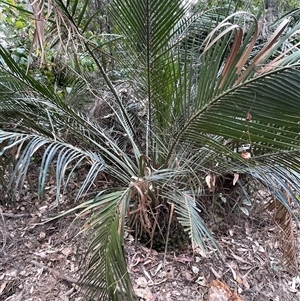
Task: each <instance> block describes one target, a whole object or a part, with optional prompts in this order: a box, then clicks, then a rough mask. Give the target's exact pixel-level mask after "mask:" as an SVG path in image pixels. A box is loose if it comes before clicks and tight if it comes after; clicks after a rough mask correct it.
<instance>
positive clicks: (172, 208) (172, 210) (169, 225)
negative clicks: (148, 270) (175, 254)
mask: <svg viewBox="0 0 300 301" xmlns="http://www.w3.org/2000/svg"><path fill="white" fill-rule="evenodd" d="M173 213H174V204H171V210H170V216H169V218H170V219H169V224H168V232H167V237H166V246H165V254H164V260H163V267H165V264H166V257H167V250H168V242H169V235H170V228H171V223H172V218H173Z"/></svg>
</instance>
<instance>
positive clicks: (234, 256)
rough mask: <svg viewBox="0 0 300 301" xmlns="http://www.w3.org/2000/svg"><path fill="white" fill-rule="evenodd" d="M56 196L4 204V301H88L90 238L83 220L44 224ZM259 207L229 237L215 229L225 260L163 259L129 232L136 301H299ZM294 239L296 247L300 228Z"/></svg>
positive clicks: (189, 255)
mask: <svg viewBox="0 0 300 301" xmlns="http://www.w3.org/2000/svg"><path fill="white" fill-rule="evenodd" d="M53 191H54V190H51V189H49V192H51V193H47V194H46V196H45V197H44V198H43V199H42V200H40V201H38V199H37V198H36V197H35V196H34V195H32V194H30V192H29V191H27V193H24V194H23V197H22V198H20V200H18V202H17V204H16V206H15V207H14V209H11V208H9V207H7V206H6V204H2V205H1V206H0V209H1V210H0V215H1V216H0V223H1V225H0V229H1V231H0V300H4V301H18V300H20V301H23V300H24V301H38V300H42V301H50V300H51V301H53V300H57V301H59V300H60V301H85V300H86V299H85V297H84V295H83V294H80V293H79V292H78V287H77V286H76V283H75V282H76V279H78V277H79V275H80V270H79V266H78V262H79V260H80V258H81V256H82V255H83V254H84V251H85V249H86V248H87V237H86V234H85V233H81V234H79V235H78V232H79V231H80V229H81V227H82V225H83V223H84V220H83V219H77V220H76V221H75V222H74V221H73V219H74V217H75V216H74V215H73V216H72V215H70V216H66V217H63V218H60V219H57V220H53V221H51V222H49V223H46V224H42V223H41V221H43V220H46V219H47V218H49V217H53V215H54V214H55V213H56V212H57V211H55V210H57V208H56V207H57V206H54V205H53V204H54V203H53V201H54V199H55V194H54V192H53ZM72 191H73V190H72V189H70V192H68V190H67V191H66V193H65V194H64V195H62V196H61V198H62V200H63V202H62V204H60V208H59V210H67V209H69V208H71V207H72V206H73V204H74V203H73V200H74V197H73V196H72ZM255 202H256V203H260V202H261V200H260V199H257V200H256V201H255ZM0 204H1V203H0ZM254 205H255V204H254ZM50 207H51V208H52V211H51V210H49V208H50ZM251 208H252V207H251ZM251 208H250V209H251ZM253 208H254V209H253V210H250V211H251V212H250V214H249V216H246V215H245V214H243V213H242V212H241V211H239V212H237V214H236V219H235V224H234V225H233V226H232V227H230V229H228V230H227V231H225V232H224V231H218V227H216V228H215V229H214V235H215V237H216V239H217V242H218V244H219V246H220V247H221V250H222V252H223V255H222V256H220V255H218V254H217V253H216V251H215V250H214V249H209V250H208V252H207V253H204V252H203V251H201V250H200V249H199V248H192V246H187V249H186V250H185V251H184V252H182V253H181V254H175V253H174V252H171V251H168V252H167V254H166V256H165V254H164V253H159V252H157V251H155V250H150V249H148V248H146V247H144V246H142V245H141V244H139V243H135V241H134V238H133V237H132V236H131V235H130V234H127V235H126V238H125V242H126V245H125V252H126V258H127V263H128V270H129V273H130V276H131V278H132V282H133V287H134V290H135V293H136V295H137V300H140V301H169V300H176V301H184V300H190V301H219V300H220V301H221V300H225V301H233V300H235V301H250V300H255V301H265V300H283V301H284V300H290V301H293V300H295V301H296V300H300V278H299V275H298V274H295V273H291V270H290V268H289V267H288V266H286V265H284V263H283V260H282V254H281V252H280V250H279V243H278V237H277V236H278V232H277V231H276V225H275V224H274V222H272V220H271V219H270V217H269V216H268V215H267V213H261V212H259V213H258V212H256V210H255V206H253ZM20 216H21V218H20ZM220 227H222V225H220ZM295 229H296V227H295ZM294 234H295V238H296V240H297V241H296V245H297V244H298V242H299V233H298V230H295V233H294ZM297 261H298V264H299V256H297Z"/></svg>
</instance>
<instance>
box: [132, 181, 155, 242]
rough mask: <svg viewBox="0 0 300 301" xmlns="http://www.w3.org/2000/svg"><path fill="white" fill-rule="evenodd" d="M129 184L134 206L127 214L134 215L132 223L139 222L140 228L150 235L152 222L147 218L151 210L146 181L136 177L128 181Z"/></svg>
mask: <svg viewBox="0 0 300 301" xmlns="http://www.w3.org/2000/svg"><path fill="white" fill-rule="evenodd" d="M130 186H131V187H132V192H131V199H132V200H136V207H135V209H134V210H133V211H130V212H129V213H128V215H129V216H134V218H133V222H132V224H133V225H135V224H136V223H137V222H139V223H140V225H141V228H142V230H144V231H146V232H147V233H148V234H149V235H150V237H151V235H152V229H153V222H151V219H150V218H149V215H150V214H151V212H152V210H151V199H150V197H149V186H148V183H147V182H146V181H145V179H143V178H136V179H135V181H132V182H131V183H130Z"/></svg>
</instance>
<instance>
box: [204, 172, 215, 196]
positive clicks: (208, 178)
mask: <svg viewBox="0 0 300 301" xmlns="http://www.w3.org/2000/svg"><path fill="white" fill-rule="evenodd" d="M205 182H206V184H207V186H208V188H209V190H210V191H211V192H213V191H215V187H216V176H215V175H213V174H208V175H207V176H206V177H205Z"/></svg>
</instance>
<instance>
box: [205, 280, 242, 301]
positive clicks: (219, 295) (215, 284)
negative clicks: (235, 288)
mask: <svg viewBox="0 0 300 301" xmlns="http://www.w3.org/2000/svg"><path fill="white" fill-rule="evenodd" d="M207 301H244V300H243V299H242V298H241V297H240V296H239V295H238V294H236V293H234V292H232V291H231V289H230V288H229V287H228V285H226V284H225V283H223V282H221V281H219V280H213V281H212V282H211V284H210V288H209V291H208V297H207Z"/></svg>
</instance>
